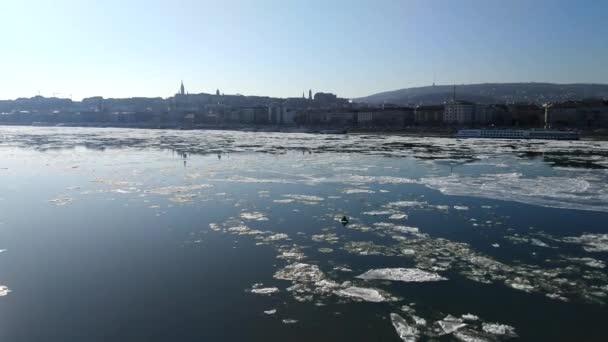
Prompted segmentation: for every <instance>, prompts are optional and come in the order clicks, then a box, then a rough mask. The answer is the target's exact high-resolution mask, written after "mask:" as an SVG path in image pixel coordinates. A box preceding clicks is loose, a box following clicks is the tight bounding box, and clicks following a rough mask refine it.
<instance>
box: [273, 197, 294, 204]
mask: <svg viewBox="0 0 608 342" xmlns="http://www.w3.org/2000/svg"><path fill="white" fill-rule="evenodd" d="M272 201H273V202H274V203H283V204H285V203H291V202H293V201H294V199H291V198H284V199H275V200H272Z"/></svg>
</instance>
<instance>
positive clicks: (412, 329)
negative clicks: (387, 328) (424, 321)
mask: <svg viewBox="0 0 608 342" xmlns="http://www.w3.org/2000/svg"><path fill="white" fill-rule="evenodd" d="M391 322H392V323H393V327H395V331H397V335H399V338H401V340H403V341H404V342H415V341H417V340H418V338H419V332H418V329H417V328H416V326H414V325H411V324H408V323H407V321H406V320H405V319H404V318H403V317H401V316H399V315H398V314H396V313H391Z"/></svg>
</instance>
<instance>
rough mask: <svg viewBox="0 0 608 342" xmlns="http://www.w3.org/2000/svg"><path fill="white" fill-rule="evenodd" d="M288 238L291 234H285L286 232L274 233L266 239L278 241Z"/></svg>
mask: <svg viewBox="0 0 608 342" xmlns="http://www.w3.org/2000/svg"><path fill="white" fill-rule="evenodd" d="M286 239H289V235H287V234H284V233H278V234H273V235H270V236H268V237H266V240H268V241H278V240H286Z"/></svg>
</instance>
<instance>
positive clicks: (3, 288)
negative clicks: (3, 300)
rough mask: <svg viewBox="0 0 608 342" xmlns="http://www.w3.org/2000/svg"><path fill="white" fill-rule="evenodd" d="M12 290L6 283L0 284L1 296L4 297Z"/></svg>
mask: <svg viewBox="0 0 608 342" xmlns="http://www.w3.org/2000/svg"><path fill="white" fill-rule="evenodd" d="M10 292H11V290H10V289H9V288H8V287H7V286H5V285H0V297H4V296H6V295H7V294H9V293H10Z"/></svg>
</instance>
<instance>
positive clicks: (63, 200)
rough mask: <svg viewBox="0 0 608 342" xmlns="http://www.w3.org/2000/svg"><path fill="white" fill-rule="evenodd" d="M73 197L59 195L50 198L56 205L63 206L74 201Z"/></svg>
mask: <svg viewBox="0 0 608 342" xmlns="http://www.w3.org/2000/svg"><path fill="white" fill-rule="evenodd" d="M72 201H73V199H72V198H71V197H66V196H61V197H57V198H54V199H52V200H49V202H51V203H53V204H54V205H56V206H58V207H61V206H64V205H66V204H70V203H72Z"/></svg>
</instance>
